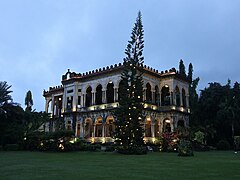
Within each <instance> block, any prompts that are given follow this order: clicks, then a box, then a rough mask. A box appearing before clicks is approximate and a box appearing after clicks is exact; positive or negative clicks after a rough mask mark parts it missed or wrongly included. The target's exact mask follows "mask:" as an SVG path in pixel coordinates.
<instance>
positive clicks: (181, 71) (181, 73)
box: [179, 59, 186, 76]
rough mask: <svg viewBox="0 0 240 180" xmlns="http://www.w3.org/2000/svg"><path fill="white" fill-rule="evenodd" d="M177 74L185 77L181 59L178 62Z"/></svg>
mask: <svg viewBox="0 0 240 180" xmlns="http://www.w3.org/2000/svg"><path fill="white" fill-rule="evenodd" d="M179 74H180V75H182V76H186V70H185V65H184V63H183V60H182V59H181V60H180V62H179Z"/></svg>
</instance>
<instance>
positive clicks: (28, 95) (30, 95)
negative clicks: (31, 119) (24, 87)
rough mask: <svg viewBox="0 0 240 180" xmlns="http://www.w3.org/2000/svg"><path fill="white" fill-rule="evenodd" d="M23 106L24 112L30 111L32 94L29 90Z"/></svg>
mask: <svg viewBox="0 0 240 180" xmlns="http://www.w3.org/2000/svg"><path fill="white" fill-rule="evenodd" d="M25 105H26V111H32V106H33V99H32V92H31V91H30V90H29V91H28V92H27V94H26V97H25Z"/></svg>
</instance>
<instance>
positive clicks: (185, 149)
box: [178, 139, 193, 156]
mask: <svg viewBox="0 0 240 180" xmlns="http://www.w3.org/2000/svg"><path fill="white" fill-rule="evenodd" d="M178 156H193V147H192V143H191V142H190V141H189V140H184V139H182V140H180V142H179V144H178Z"/></svg>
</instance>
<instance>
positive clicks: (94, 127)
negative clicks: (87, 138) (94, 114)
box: [92, 124, 96, 137]
mask: <svg viewBox="0 0 240 180" xmlns="http://www.w3.org/2000/svg"><path fill="white" fill-rule="evenodd" d="M95 134H96V125H95V124H93V136H92V137H95Z"/></svg>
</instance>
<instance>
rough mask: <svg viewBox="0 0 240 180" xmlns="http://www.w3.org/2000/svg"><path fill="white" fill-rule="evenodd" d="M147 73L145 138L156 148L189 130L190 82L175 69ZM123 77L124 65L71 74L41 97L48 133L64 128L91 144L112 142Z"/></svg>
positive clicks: (145, 76)
mask: <svg viewBox="0 0 240 180" xmlns="http://www.w3.org/2000/svg"><path fill="white" fill-rule="evenodd" d="M143 69H144V73H143V82H144V85H143V91H144V95H143V102H144V112H143V113H144V117H145V118H144V122H143V126H144V130H145V132H144V136H145V140H146V141H152V142H154V141H155V140H156V138H157V137H159V136H160V135H161V133H162V132H164V131H168V132H172V131H175V130H176V128H177V127H178V126H184V127H187V126H188V124H189V113H190V109H189V83H190V81H189V79H187V77H185V76H181V75H180V74H179V73H178V72H177V71H176V69H175V68H172V69H170V70H168V71H164V72H163V71H162V72H158V70H155V69H153V68H150V67H148V66H144V68H143ZM122 72H123V65H122V64H121V63H119V64H115V65H111V66H107V67H105V68H100V69H96V70H94V71H89V72H86V73H83V74H80V73H79V74H77V73H75V72H70V70H68V72H67V73H66V74H65V75H63V76H62V82H61V83H62V85H60V86H56V87H50V88H49V90H48V91H45V90H44V92H43V96H44V97H45V100H46V105H45V111H46V112H48V113H50V115H51V120H50V123H49V125H48V127H47V129H49V130H52V131H54V130H56V129H58V128H64V129H68V130H73V131H74V132H75V135H76V136H77V137H81V138H84V139H86V140H87V141H90V142H103V143H104V142H112V141H113V138H112V136H113V132H114V129H115V125H114V124H115V123H114V122H115V120H116V117H114V114H113V110H114V109H115V108H117V107H118V105H119V104H118V99H119V97H118V89H119V86H121V73H122Z"/></svg>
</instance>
